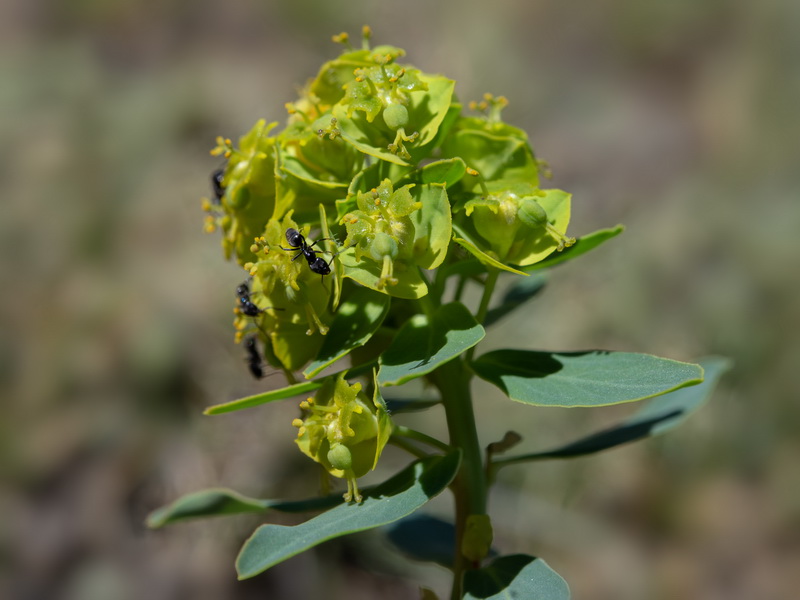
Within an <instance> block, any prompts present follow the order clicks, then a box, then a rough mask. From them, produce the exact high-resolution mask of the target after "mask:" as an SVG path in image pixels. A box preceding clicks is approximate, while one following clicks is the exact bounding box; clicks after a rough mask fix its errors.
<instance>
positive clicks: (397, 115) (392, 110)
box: [383, 104, 408, 131]
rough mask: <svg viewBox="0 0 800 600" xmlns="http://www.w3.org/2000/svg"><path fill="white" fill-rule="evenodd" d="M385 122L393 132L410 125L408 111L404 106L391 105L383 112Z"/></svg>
mask: <svg viewBox="0 0 800 600" xmlns="http://www.w3.org/2000/svg"><path fill="white" fill-rule="evenodd" d="M383 121H384V123H386V125H387V126H388V127H389V129H391V130H393V131H397V130H398V129H400V128H401V127H405V126H406V125H408V109H407V108H406V107H405V106H403V105H402V104H390V105H389V106H387V107H386V108H385V109H384V110H383Z"/></svg>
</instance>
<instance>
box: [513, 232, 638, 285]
mask: <svg viewBox="0 0 800 600" xmlns="http://www.w3.org/2000/svg"><path fill="white" fill-rule="evenodd" d="M623 231H625V227H624V226H623V225H617V226H616V227H610V228H608V229H598V230H597V231H594V232H592V233H590V234H588V235H584V236H583V237H579V238H578V239H577V240H575V243H574V244H573V245H572V246H570V247H569V248H564V250H562V251H561V252H553V253H552V254H551V255H550V256H548V257H547V258H545V259H544V260H541V261H539V262H538V263H534V264H532V265H528V266H527V267H522V270H523V271H526V272H528V273H529V272H531V271H535V270H537V269H548V268H550V267H554V266H556V265H558V264H561V263H562V262H566V261H568V260H572V259H573V258H577V257H578V256H580V255H581V254H586V253H587V252H589V251H591V250H594V249H595V248H597V247H598V246H599V245H600V244H602V243H604V242H607V241H608V240H610V239H611V238H615V237H617V236H618V235H619V234H620V233H622V232H623Z"/></svg>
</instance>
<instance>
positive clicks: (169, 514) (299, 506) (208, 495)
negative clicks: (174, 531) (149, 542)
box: [147, 488, 344, 529]
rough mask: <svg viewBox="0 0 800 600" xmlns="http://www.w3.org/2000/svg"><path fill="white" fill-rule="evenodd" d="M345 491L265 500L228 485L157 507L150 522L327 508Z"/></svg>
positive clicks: (154, 524)
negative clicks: (251, 496)
mask: <svg viewBox="0 0 800 600" xmlns="http://www.w3.org/2000/svg"><path fill="white" fill-rule="evenodd" d="M343 501H344V500H343V499H342V495H341V494H334V495H332V496H322V497H319V498H308V499H306V500H262V499H260V498H248V497H247V496H243V495H242V494H239V493H238V492H234V491H233V490H229V489H225V488H215V489H209V490H202V491H199V492H192V493H191V494H186V495H185V496H183V497H181V498H178V499H177V500H175V501H174V502H173V503H172V504H169V505H167V506H162V507H161V508H159V509H157V510H154V511H153V512H152V513H150V515H149V516H148V517H147V526H148V527H150V528H152V529H157V528H159V527H163V526H164V525H170V524H172V523H177V522H179V521H185V520H188V519H197V518H201V517H216V516H223V515H234V514H239V513H248V512H264V511H267V510H277V511H280V512H290V513H293V512H307V511H315V510H325V509H327V508H331V507H333V506H336V505H337V504H341V503H342V502H343Z"/></svg>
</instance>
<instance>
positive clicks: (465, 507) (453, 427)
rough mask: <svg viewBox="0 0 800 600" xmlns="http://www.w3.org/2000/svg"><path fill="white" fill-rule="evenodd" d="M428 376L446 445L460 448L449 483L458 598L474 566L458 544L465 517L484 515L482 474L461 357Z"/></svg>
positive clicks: (463, 528)
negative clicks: (442, 410) (439, 399)
mask: <svg viewBox="0 0 800 600" xmlns="http://www.w3.org/2000/svg"><path fill="white" fill-rule="evenodd" d="M432 379H433V382H434V385H436V387H437V388H438V389H439V392H440V393H441V395H442V402H443V403H444V408H445V414H446V417H447V429H448V431H449V433H450V445H451V446H453V447H456V448H459V449H460V450H461V467H460V469H459V472H458V475H456V478H455V480H454V481H453V483H452V484H451V489H452V491H453V495H454V496H455V504H456V555H455V557H454V562H453V591H452V595H451V598H453V599H457V598H458V599H460V598H461V596H462V580H463V576H464V572H465V571H466V570H467V569H468V568H471V567H473V566H474V565H471V564H470V563H469V562H468V561H467V559H466V558H465V557H464V556H463V554H462V553H461V543H462V540H463V538H464V532H465V529H466V523H467V518H468V517H469V516H470V515H483V514H486V494H487V485H486V474H485V471H484V467H483V454H482V452H481V447H480V443H479V441H478V431H477V429H476V427H475V413H474V411H473V408H472V397H471V395H470V386H469V382H470V374H469V371H468V370H467V368H466V365H465V364H464V362H463V361H462V360H461V359H458V358H457V359H454V360H451V361H450V362H448V363H446V364H444V365H442V366H441V367H440V368H439V369H437V370H436V371H435V372H434V373H433V375H432Z"/></svg>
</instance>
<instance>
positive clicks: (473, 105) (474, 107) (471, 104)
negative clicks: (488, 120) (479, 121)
mask: <svg viewBox="0 0 800 600" xmlns="http://www.w3.org/2000/svg"><path fill="white" fill-rule="evenodd" d="M467 106H469V109H470V110H478V103H477V102H475V100H470V101H469V104H468V105H467Z"/></svg>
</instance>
